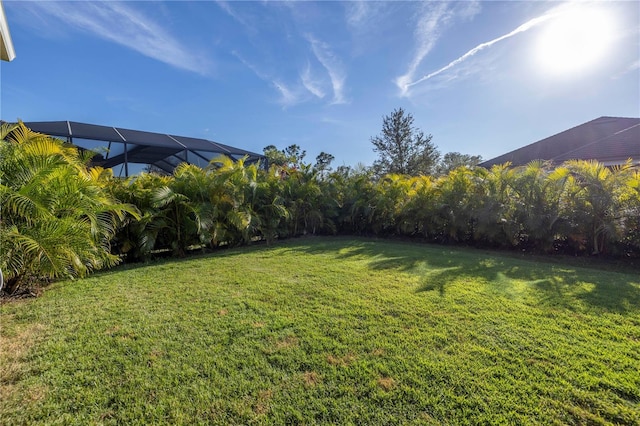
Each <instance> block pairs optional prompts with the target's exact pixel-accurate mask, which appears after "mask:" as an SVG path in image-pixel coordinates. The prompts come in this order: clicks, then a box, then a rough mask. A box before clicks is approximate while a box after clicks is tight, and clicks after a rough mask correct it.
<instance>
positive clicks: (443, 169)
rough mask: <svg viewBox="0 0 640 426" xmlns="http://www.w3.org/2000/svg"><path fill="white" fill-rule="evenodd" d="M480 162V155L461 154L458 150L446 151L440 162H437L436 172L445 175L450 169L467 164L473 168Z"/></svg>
mask: <svg viewBox="0 0 640 426" xmlns="http://www.w3.org/2000/svg"><path fill="white" fill-rule="evenodd" d="M481 162H482V156H480V155H469V154H461V153H459V152H447V153H446V154H445V155H444V157H443V158H442V160H441V161H440V164H438V168H437V170H438V174H440V175H446V174H448V173H449V172H450V171H452V170H455V169H457V168H458V167H462V166H467V167H469V168H473V167H475V166H477V165H478V164H480V163H481Z"/></svg>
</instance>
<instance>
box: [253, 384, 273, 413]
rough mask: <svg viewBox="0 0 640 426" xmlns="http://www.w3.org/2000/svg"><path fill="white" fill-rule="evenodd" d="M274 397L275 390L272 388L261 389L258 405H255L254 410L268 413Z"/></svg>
mask: <svg viewBox="0 0 640 426" xmlns="http://www.w3.org/2000/svg"><path fill="white" fill-rule="evenodd" d="M272 398H273V391H272V390H271V389H267V390H263V391H260V392H259V393H258V398H257V401H256V405H255V406H254V407H253V412H254V413H256V414H266V413H268V412H269V407H270V402H271V399H272Z"/></svg>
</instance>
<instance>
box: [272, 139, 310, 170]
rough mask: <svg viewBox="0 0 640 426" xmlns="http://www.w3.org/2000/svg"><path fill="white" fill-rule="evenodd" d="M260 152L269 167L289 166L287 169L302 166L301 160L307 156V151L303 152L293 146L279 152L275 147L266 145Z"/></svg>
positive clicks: (298, 147) (296, 146) (297, 146)
mask: <svg viewBox="0 0 640 426" xmlns="http://www.w3.org/2000/svg"><path fill="white" fill-rule="evenodd" d="M262 151H263V152H264V156H265V157H267V162H268V163H269V166H272V165H276V166H280V167H282V166H289V167H300V166H301V165H302V160H304V157H305V156H306V155H307V151H304V150H302V149H301V148H300V146H299V145H296V144H293V145H289V146H288V147H286V148H285V149H283V150H279V149H278V148H276V146H275V145H267V146H265V147H264V148H263V149H262Z"/></svg>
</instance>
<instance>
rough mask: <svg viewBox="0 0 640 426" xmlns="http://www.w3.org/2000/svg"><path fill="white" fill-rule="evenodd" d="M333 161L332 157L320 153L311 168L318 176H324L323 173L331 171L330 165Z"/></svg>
mask: <svg viewBox="0 0 640 426" xmlns="http://www.w3.org/2000/svg"><path fill="white" fill-rule="evenodd" d="M333 160H335V157H334V156H333V155H331V154H328V153H326V152H324V151H322V152H321V153H320V154H318V156H317V157H316V164H315V165H314V166H313V167H314V168H315V169H316V170H317V171H318V172H319V173H320V175H322V176H324V173H325V172H330V171H331V163H332V162H333Z"/></svg>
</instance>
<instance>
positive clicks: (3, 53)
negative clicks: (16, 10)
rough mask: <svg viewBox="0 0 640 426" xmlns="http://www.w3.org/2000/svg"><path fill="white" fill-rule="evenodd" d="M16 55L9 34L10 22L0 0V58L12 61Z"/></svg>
mask: <svg viewBox="0 0 640 426" xmlns="http://www.w3.org/2000/svg"><path fill="white" fill-rule="evenodd" d="M15 57H16V52H15V51H14V50H13V42H12V41H11V34H9V24H8V23H7V17H6V15H5V14H4V7H3V6H2V1H0V59H2V60H3V61H12V60H13V58H15Z"/></svg>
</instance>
